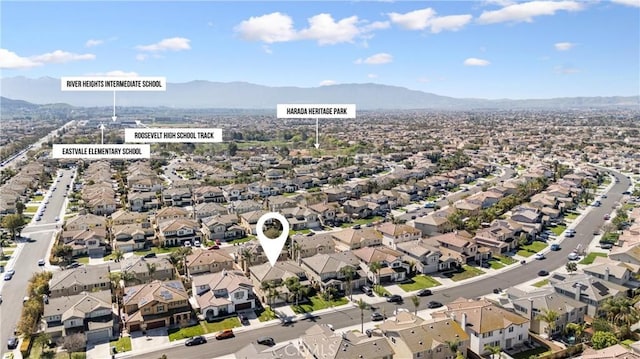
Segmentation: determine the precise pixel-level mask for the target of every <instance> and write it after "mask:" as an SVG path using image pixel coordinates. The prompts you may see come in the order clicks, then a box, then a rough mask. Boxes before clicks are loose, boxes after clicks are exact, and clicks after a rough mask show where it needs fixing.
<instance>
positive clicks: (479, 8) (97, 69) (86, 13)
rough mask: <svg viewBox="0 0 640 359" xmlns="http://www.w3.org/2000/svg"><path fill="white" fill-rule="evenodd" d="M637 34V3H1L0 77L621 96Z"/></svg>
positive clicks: (638, 54)
mask: <svg viewBox="0 0 640 359" xmlns="http://www.w3.org/2000/svg"><path fill="white" fill-rule="evenodd" d="M639 29H640V0H602V1H595V0H593V1H572V0H560V1H546V0H538V1H526V2H516V1H510V0H486V1H481V0H479V1H469V2H465V1H431V2H426V1H350V2H347V1H322V2H309V1H302V0H301V1H287V2H278V1H257V2H253V1H235V2H225V1H197V2H179V3H178V2H168V1H138V2H127V1H111V2H95V1H90V2H76V1H74V2H55V1H46V2H32V1H26V2H17V1H8V2H7V1H3V4H2V11H1V28H0V32H1V34H2V38H1V42H0V69H1V71H2V72H1V74H0V75H1V76H2V77H12V76H26V77H30V78H37V77H42V76H51V77H60V76H83V75H110V74H113V75H131V76H135V75H139V76H165V77H166V78H167V81H168V82H170V83H171V82H174V83H175V82H188V81H192V80H210V81H220V82H230V81H245V82H251V83H256V84H261V85H269V86H299V87H316V86H329V85H332V84H340V83H368V82H372V83H379V84H386V85H394V86H403V87H407V88H410V89H415V90H421V91H426V92H432V93H436V94H440V95H447V96H454V97H478V98H548V97H561V96H612V95H624V96H627V95H638V94H639V93H640V30H639Z"/></svg>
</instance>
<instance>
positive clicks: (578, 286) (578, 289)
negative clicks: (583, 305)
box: [573, 282, 582, 301]
mask: <svg viewBox="0 0 640 359" xmlns="http://www.w3.org/2000/svg"><path fill="white" fill-rule="evenodd" d="M573 286H574V287H575V288H576V292H575V295H576V298H575V299H576V300H577V301H580V295H581V294H582V284H581V283H579V282H578V283H575V284H574V285H573Z"/></svg>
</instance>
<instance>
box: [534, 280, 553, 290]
mask: <svg viewBox="0 0 640 359" xmlns="http://www.w3.org/2000/svg"><path fill="white" fill-rule="evenodd" d="M547 284H549V280H548V279H543V280H541V281H539V282H535V283H533V284H532V285H533V286H534V287H536V288H540V287H544V286H545V285H547Z"/></svg>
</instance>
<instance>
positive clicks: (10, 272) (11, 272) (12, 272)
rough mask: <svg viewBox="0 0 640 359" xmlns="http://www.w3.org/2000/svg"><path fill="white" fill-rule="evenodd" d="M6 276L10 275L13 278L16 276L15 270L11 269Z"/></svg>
mask: <svg viewBox="0 0 640 359" xmlns="http://www.w3.org/2000/svg"><path fill="white" fill-rule="evenodd" d="M6 274H10V275H11V276H13V275H14V274H16V271H15V269H9V270H8V271H7V272H6Z"/></svg>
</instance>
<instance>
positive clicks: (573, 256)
mask: <svg viewBox="0 0 640 359" xmlns="http://www.w3.org/2000/svg"><path fill="white" fill-rule="evenodd" d="M567 259H568V260H570V261H575V260H578V259H580V255H579V254H578V253H577V252H575V251H574V252H571V253H569V255H568V256H567Z"/></svg>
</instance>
